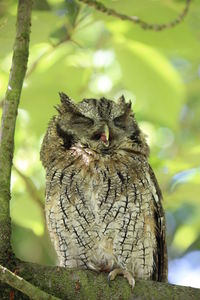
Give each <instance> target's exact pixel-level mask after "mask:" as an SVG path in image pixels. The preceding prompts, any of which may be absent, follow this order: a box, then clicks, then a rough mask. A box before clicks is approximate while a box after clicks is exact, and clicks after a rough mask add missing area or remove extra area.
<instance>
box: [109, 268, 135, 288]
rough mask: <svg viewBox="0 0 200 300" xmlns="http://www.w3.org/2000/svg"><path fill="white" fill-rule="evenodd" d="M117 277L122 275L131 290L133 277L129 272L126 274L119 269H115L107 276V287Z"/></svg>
mask: <svg viewBox="0 0 200 300" xmlns="http://www.w3.org/2000/svg"><path fill="white" fill-rule="evenodd" d="M117 275H123V276H124V277H125V278H126V279H127V280H128V283H129V284H130V286H131V288H132V289H133V288H134V286H135V279H134V277H133V275H132V274H131V273H130V272H128V271H126V270H122V269H120V268H116V269H114V270H112V271H111V272H110V273H109V274H108V284H109V286H110V281H111V280H114V279H115V277H116V276H117Z"/></svg>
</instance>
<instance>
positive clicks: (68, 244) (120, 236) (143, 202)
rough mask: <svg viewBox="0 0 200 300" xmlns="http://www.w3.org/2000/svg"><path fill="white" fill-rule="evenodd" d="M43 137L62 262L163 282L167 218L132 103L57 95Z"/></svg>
mask: <svg viewBox="0 0 200 300" xmlns="http://www.w3.org/2000/svg"><path fill="white" fill-rule="evenodd" d="M60 96H61V105H60V106H58V107H57V110H58V112H59V114H58V115H57V116H55V117H53V119H52V120H51V122H50V124H49V127H48V130H47V133H46V135H45V138H44V141H43V144H42V149H41V160H42V163H43V165H44V167H45V169H46V218H47V225H48V229H49V232H50V236H51V240H52V242H53V244H54V246H55V249H56V252H57V255H58V260H59V264H60V265H61V266H66V267H68V268H72V267H79V268H86V269H92V270H96V271H98V272H100V271H105V272H109V278H110V279H111V280H112V279H114V278H115V276H116V275H117V274H124V276H125V277H127V279H128V281H129V283H130V284H131V285H132V286H134V277H139V278H143V279H153V280H158V281H164V280H166V278H167V254H166V240H165V218H164V212H163V208H162V204H161V198H162V196H161V192H160V189H159V186H158V183H157V181H156V178H155V175H154V173H153V171H152V169H151V167H150V165H149V163H148V154H149V149H148V146H147V144H146V141H145V138H144V136H143V134H142V133H141V131H140V129H139V127H138V125H137V123H136V121H135V118H134V115H133V113H132V111H131V103H126V102H125V99H124V97H123V96H122V97H121V98H120V99H119V100H118V102H117V103H115V102H114V101H111V100H108V99H106V98H101V99H100V100H96V99H84V100H83V101H82V102H80V103H78V104H75V103H74V102H73V101H72V100H70V99H69V98H68V97H67V96H66V95H65V94H63V93H61V94H60Z"/></svg>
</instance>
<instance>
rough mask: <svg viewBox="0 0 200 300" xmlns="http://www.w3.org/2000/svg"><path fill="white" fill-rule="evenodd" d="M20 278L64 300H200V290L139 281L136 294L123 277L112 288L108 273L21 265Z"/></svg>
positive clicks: (135, 290)
mask: <svg viewBox="0 0 200 300" xmlns="http://www.w3.org/2000/svg"><path fill="white" fill-rule="evenodd" d="M18 274H19V275H20V276H21V277H23V278H25V279H27V280H29V281H30V282H31V283H32V284H34V285H35V286H38V287H39V288H40V289H42V290H44V291H46V292H47V293H49V294H50V293H51V294H53V295H54V296H56V297H59V298H61V299H64V300H66V299H73V300H88V299H89V300H100V299H103V300H118V299H120V300H128V299H129V300H131V299H140V300H150V299H151V300H152V299H154V300H158V299H159V300H160V299H162V300H169V299H176V300H186V299H187V300H188V299H200V289H195V288H190V287H184V286H177V285H171V284H168V283H160V282H155V281H147V280H146V281H145V280H136V286H135V288H134V290H133V291H132V290H131V287H130V286H129V284H128V282H127V280H126V279H125V278H123V277H121V276H118V277H117V278H116V279H115V280H114V281H112V282H111V283H110V285H109V284H108V280H107V276H108V274H107V273H96V272H93V271H88V270H78V269H66V268H61V267H46V266H39V265H36V264H30V263H20V264H19V266H18ZM31 274H32V275H31ZM33 274H34V276H33Z"/></svg>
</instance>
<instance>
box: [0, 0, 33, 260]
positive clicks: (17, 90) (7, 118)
mask: <svg viewBox="0 0 200 300" xmlns="http://www.w3.org/2000/svg"><path fill="white" fill-rule="evenodd" d="M31 8H32V0H19V4H18V15H17V31H16V38H15V42H14V51H13V59H12V67H11V71H10V78H9V82H8V87H7V91H6V95H5V99H4V103H3V115H2V121H1V131H0V241H1V242H0V264H2V265H8V264H9V262H10V260H11V257H12V249H11V246H10V236H11V224H10V213H9V204H10V176H11V168H12V158H13V151H14V132H15V123H16V117H17V109H18V105H19V99H20V94H21V89H22V85H23V80H24V76H25V73H26V68H27V61H28V51H29V35H30V25H31V24H30V21H31Z"/></svg>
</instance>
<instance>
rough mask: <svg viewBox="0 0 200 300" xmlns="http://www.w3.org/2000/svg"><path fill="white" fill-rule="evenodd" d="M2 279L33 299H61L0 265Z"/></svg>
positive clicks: (0, 278) (0, 279)
mask: <svg viewBox="0 0 200 300" xmlns="http://www.w3.org/2000/svg"><path fill="white" fill-rule="evenodd" d="M0 281H2V282H5V283H7V284H8V285H10V286H12V287H13V288H15V289H17V290H18V291H20V292H22V293H23V294H25V295H27V296H29V297H30V298H31V299H33V300H34V299H35V300H38V299H40V300H59V299H60V298H57V297H54V296H52V295H50V294H47V293H46V292H44V291H42V290H40V289H39V288H38V287H36V286H34V285H33V284H31V283H29V282H28V281H26V280H25V279H23V278H22V277H19V276H18V275H16V274H14V273H12V272H11V271H10V270H8V269H7V268H5V267H3V266H1V265H0Z"/></svg>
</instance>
